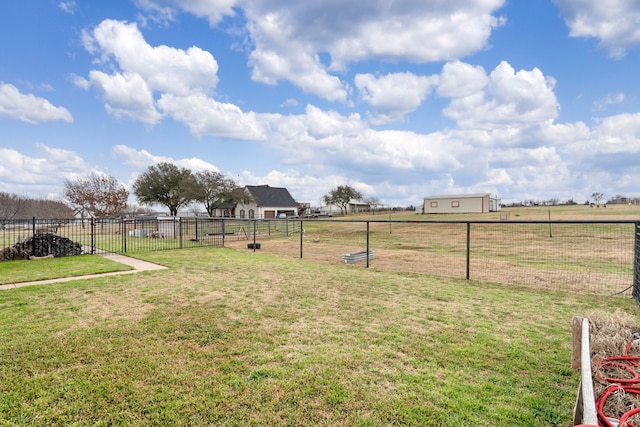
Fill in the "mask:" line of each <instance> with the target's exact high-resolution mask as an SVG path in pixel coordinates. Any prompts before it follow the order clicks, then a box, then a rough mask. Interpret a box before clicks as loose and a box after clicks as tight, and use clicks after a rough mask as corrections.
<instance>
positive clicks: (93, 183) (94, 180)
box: [64, 172, 129, 218]
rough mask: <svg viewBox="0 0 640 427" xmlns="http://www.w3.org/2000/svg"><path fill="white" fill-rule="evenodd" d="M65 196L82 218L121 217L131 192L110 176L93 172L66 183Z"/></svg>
mask: <svg viewBox="0 0 640 427" xmlns="http://www.w3.org/2000/svg"><path fill="white" fill-rule="evenodd" d="M64 195H65V197H66V198H67V199H68V200H69V203H70V204H71V205H72V206H73V207H74V209H75V211H76V212H77V213H79V214H80V216H81V217H82V218H84V217H85V215H87V214H89V215H92V216H94V217H109V216H116V215H120V214H121V213H122V212H124V210H125V209H126V208H127V200H128V198H129V192H128V191H127V190H126V189H125V188H124V186H123V185H122V184H120V183H119V182H118V180H116V179H115V178H114V177H112V176H110V175H100V174H97V173H95V172H92V173H91V174H89V175H88V176H86V177H83V178H78V179H77V180H75V181H71V180H68V179H66V180H65V181H64Z"/></svg>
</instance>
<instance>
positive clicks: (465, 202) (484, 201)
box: [422, 193, 500, 214]
mask: <svg viewBox="0 0 640 427" xmlns="http://www.w3.org/2000/svg"><path fill="white" fill-rule="evenodd" d="M499 210H500V199H498V198H495V197H491V194H489V193H482V194H452V195H443V196H430V197H425V198H424V203H423V205H422V213H425V214H432V213H485V212H496V211H499Z"/></svg>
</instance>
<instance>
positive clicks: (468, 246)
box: [467, 222, 471, 280]
mask: <svg viewBox="0 0 640 427" xmlns="http://www.w3.org/2000/svg"><path fill="white" fill-rule="evenodd" d="M470 266H471V223H470V222H467V280H469V277H471V275H470V270H471V268H470Z"/></svg>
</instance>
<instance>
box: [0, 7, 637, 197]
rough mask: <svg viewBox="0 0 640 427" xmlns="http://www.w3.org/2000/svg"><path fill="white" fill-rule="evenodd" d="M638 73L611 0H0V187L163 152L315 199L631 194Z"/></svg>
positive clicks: (23, 191)
mask: <svg viewBox="0 0 640 427" xmlns="http://www.w3.org/2000/svg"><path fill="white" fill-rule="evenodd" d="M639 77H640V3H638V2H629V1H624V0H599V1H595V0H527V1H520V0H460V1H456V2H452V1H450V0H446V1H445V0H433V1H429V2H426V1H423V0H404V1H403V0H398V1H389V0H367V1H364V0H363V1H360V0H354V1H351V2H344V1H342V0H340V1H338V0H325V1H322V2H301V1H297V0H296V1H293V0H110V1H108V2H106V1H94V0H91V1H89V0H86V1H83V0H66V1H60V0H21V1H19V2H17V1H14V2H2V4H1V5H0V191H2V192H9V193H16V194H19V195H25V196H30V197H42V198H55V199H62V197H63V196H62V190H63V183H64V180H65V179H75V178H78V177H81V176H86V175H87V174H89V173H91V172H94V171H95V172H100V173H107V174H110V175H112V176H114V177H115V178H117V179H118V180H119V181H121V182H122V183H123V184H124V185H125V187H127V188H128V189H130V188H131V185H132V183H133V182H134V180H135V179H136V177H137V176H138V175H139V174H140V173H142V172H144V171H145V170H146V169H147V167H148V166H150V165H153V164H156V163H158V162H163V161H168V162H174V163H176V164H177V165H179V166H181V167H188V168H190V169H191V170H193V171H200V170H205V169H211V170H216V171H220V172H222V173H224V174H226V175H227V176H229V177H231V178H233V179H234V180H236V182H237V183H238V184H240V185H260V184H269V185H271V186H278V187H286V188H288V189H289V191H290V192H291V194H292V195H293V197H294V198H295V199H296V200H298V201H299V202H309V203H311V204H312V205H314V206H315V205H319V204H320V203H321V199H322V196H323V195H324V194H326V193H327V192H329V191H330V190H331V189H333V188H335V187H336V186H338V185H350V186H352V187H354V188H356V189H358V190H359V191H360V192H362V193H363V195H364V196H365V197H377V198H378V199H379V200H380V201H381V202H382V203H385V204H389V205H394V206H409V205H416V204H419V203H421V201H422V199H423V198H424V197H427V196H431V195H437V194H451V193H484V192H489V193H492V194H495V195H497V196H499V197H501V198H502V200H503V201H505V202H516V201H526V200H548V199H552V198H554V199H559V200H560V201H564V200H568V199H570V198H571V199H574V200H575V201H577V202H579V203H582V202H584V201H585V200H588V199H590V196H591V194H592V193H594V192H601V193H604V195H605V198H609V197H613V196H615V195H618V194H620V195H625V196H631V197H640V84H639ZM132 202H134V203H135V200H134V199H132Z"/></svg>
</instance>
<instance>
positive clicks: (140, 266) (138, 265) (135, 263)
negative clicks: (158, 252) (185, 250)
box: [0, 254, 167, 291]
mask: <svg viewBox="0 0 640 427" xmlns="http://www.w3.org/2000/svg"><path fill="white" fill-rule="evenodd" d="M107 257H108V258H109V259H110V260H113V261H115V262H119V263H120V264H125V265H129V266H131V267H133V270H125V271H114V272H111V273H100V274H86V275H84V276H73V277H60V278H58V279H47V280H36V281H34V282H21V283H9V284H7V285H0V291H3V290H7V289H15V288H21V287H23V286H32V285H46V284H49V283H60V282H70V281H72V280H82V279H92V278H95V277H105V276H118V275H121V274H132V273H138V272H140V271H151V270H164V269H166V268H167V267H164V266H162V265H158V264H154V263H152V262H147V261H142V260H139V259H135V258H131V257H128V256H124V255H119V254H109V255H107Z"/></svg>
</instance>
